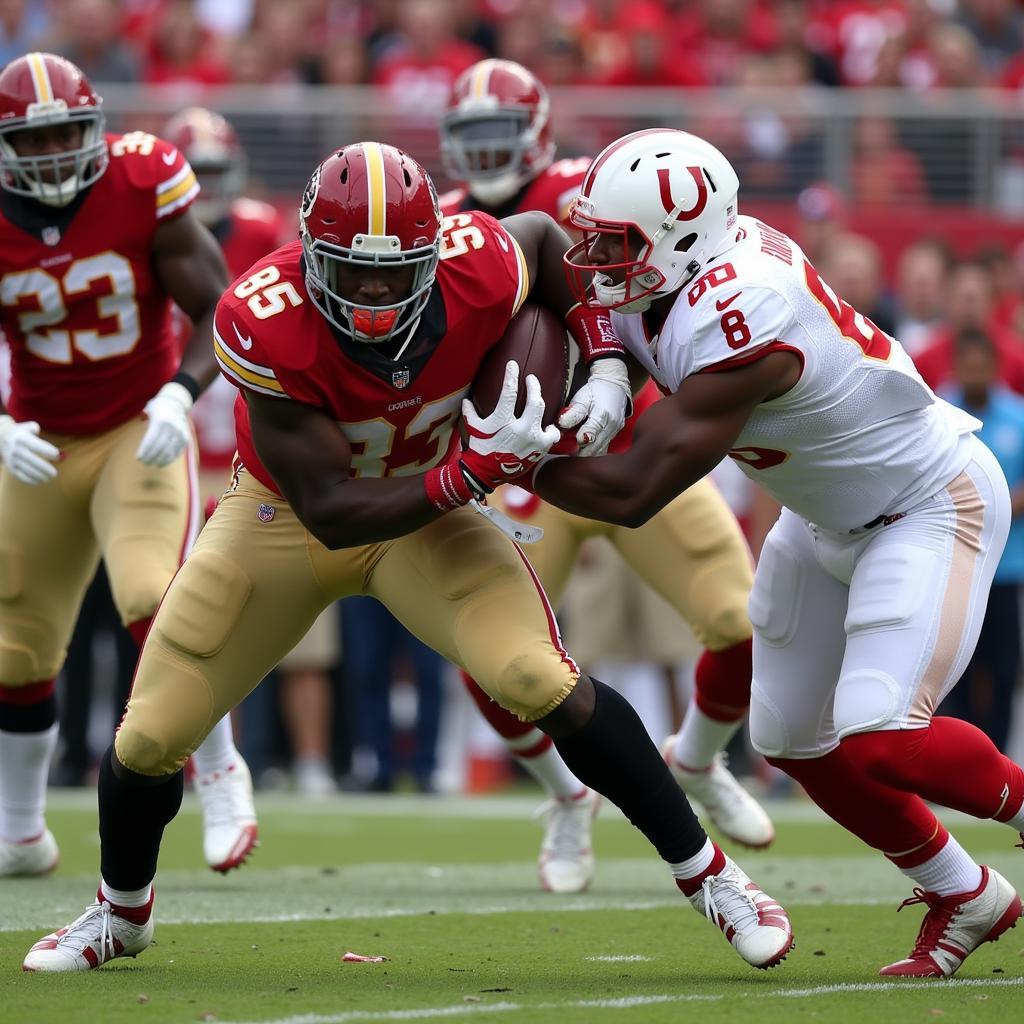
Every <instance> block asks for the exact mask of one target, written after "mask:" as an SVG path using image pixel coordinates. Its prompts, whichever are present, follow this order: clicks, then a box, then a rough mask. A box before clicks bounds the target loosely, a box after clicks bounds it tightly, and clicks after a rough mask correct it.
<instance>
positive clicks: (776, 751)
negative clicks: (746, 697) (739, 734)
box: [749, 682, 790, 757]
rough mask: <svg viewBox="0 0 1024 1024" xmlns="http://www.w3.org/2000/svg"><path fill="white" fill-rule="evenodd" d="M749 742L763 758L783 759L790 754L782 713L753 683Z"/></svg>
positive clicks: (787, 731) (787, 734)
mask: <svg viewBox="0 0 1024 1024" xmlns="http://www.w3.org/2000/svg"><path fill="white" fill-rule="evenodd" d="M749 721H750V742H751V743H752V744H753V745H754V749H755V750H756V751H757V752H758V753H759V754H763V755H764V756H765V757H785V756H787V755H788V754H789V752H790V749H789V748H790V740H789V730H788V729H787V728H786V722H785V719H784V718H783V717H782V712H781V711H779V709H778V708H777V707H776V706H775V703H774V701H772V699H771V698H770V697H769V696H768V695H767V694H766V693H765V692H764V691H763V690H762V689H761V688H760V687H759V686H758V685H757V683H756V682H755V683H754V685H753V686H752V687H751V691H750V719H749Z"/></svg>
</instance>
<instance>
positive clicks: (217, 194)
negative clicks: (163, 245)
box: [162, 107, 248, 225]
mask: <svg viewBox="0 0 1024 1024" xmlns="http://www.w3.org/2000/svg"><path fill="white" fill-rule="evenodd" d="M162 134H163V137H164V138H165V139H166V140H167V141H168V142H170V143H171V144H172V145H174V146H175V147H176V148H177V149H178V150H179V152H180V153H181V154H182V155H183V156H184V157H185V159H186V160H187V161H188V162H189V163H190V164H191V165H192V170H193V171H195V172H196V177H197V178H198V179H199V198H198V199H197V200H196V201H195V202H194V203H193V204H192V205H193V208H194V209H195V211H196V214H197V216H198V217H199V219H200V220H201V221H202V222H203V223H204V224H207V225H211V224H216V223H217V222H218V221H219V220H222V219H223V218H224V217H226V216H227V214H228V211H229V210H230V208H231V204H232V202H234V200H236V199H237V198H238V197H239V196H240V195H241V194H242V190H243V189H244V188H245V181H246V177H247V176H248V161H247V160H246V157H245V150H243V149H242V144H241V143H240V142H239V141H238V136H237V135H236V134H235V129H234V128H232V127H231V124H230V123H229V122H228V121H226V120H225V119H224V118H223V117H221V115H220V114H217V113H214V111H212V110H206V109H205V108H204V107H189V108H188V109H187V110H183V111H181V113H179V114H175V115H174V117H172V118H171V119H170V120H169V121H168V122H167V124H165V125H164V130H163V133H162Z"/></svg>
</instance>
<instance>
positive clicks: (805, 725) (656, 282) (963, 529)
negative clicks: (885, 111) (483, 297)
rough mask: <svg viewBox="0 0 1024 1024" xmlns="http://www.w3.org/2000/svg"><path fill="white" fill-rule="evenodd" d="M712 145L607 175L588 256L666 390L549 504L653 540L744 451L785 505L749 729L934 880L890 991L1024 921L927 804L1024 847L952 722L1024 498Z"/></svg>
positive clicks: (768, 556) (1021, 786)
mask: <svg viewBox="0 0 1024 1024" xmlns="http://www.w3.org/2000/svg"><path fill="white" fill-rule="evenodd" d="M738 188H739V182H738V179H737V177H736V173H735V171H734V170H733V168H732V167H731V166H730V165H729V162H728V161H727V160H726V159H725V158H724V157H723V156H722V154H721V153H720V152H719V151H718V150H717V149H715V148H714V147H713V146H711V145H709V144H708V143H706V142H704V141H703V140H702V139H699V138H697V137H695V136H692V135H688V134H686V133H685V132H680V131H670V130H664V129H649V130H646V131H640V132H635V133H633V134H632V135H628V136H626V137H625V138H622V139H619V140H618V141H617V142H615V143H613V144H612V145H610V146H608V147H607V148H606V149H605V150H604V151H603V152H602V153H601V154H600V155H599V156H598V157H597V159H596V160H595V161H594V162H593V163H592V164H591V166H590V169H589V171H588V172H587V176H586V178H585V179H584V182H583V186H582V190H581V193H580V196H579V198H578V199H577V200H576V201H575V204H574V207H573V210H572V214H571V222H572V224H573V226H574V227H575V228H577V229H578V230H579V231H581V232H582V234H583V238H582V240H581V241H580V242H579V243H578V244H577V245H576V246H574V247H573V248H572V249H570V250H569V252H568V254H567V255H566V259H565V262H566V269H567V272H568V274H569V276H570V279H571V280H572V281H573V282H574V289H575V291H576V293H577V295H578V296H579V298H580V299H581V301H586V302H588V303H590V304H591V305H600V306H604V307H607V308H610V309H612V310H613V311H614V312H613V314H612V320H613V323H614V326H615V329H616V331H617V332H618V334H619V337H620V338H621V339H622V340H623V342H624V343H625V345H626V348H627V349H628V350H629V351H630V353H631V354H632V356H633V357H634V359H635V361H636V363H637V365H638V367H639V368H640V369H642V370H643V371H645V372H646V373H647V374H649V375H650V376H651V377H653V378H654V380H655V381H656V382H657V383H658V384H659V385H660V386H661V388H662V389H663V390H664V391H666V392H668V393H669V397H667V398H666V399H665V400H663V401H661V402H658V403H657V404H656V405H654V406H653V407H652V408H651V409H650V410H648V411H647V412H645V413H644V414H643V416H642V417H641V419H640V421H639V423H638V425H637V430H636V437H635V441H634V444H633V447H632V448H631V449H630V450H629V451H627V452H624V453H622V454H618V455H610V456H606V457H602V458H589V459H578V458H551V457H549V458H548V459H547V460H546V461H545V462H544V463H543V464H542V465H541V466H540V467H539V468H538V469H537V471H536V472H535V474H534V478H533V486H534V488H535V489H536V491H537V493H538V494H539V495H540V496H541V497H542V498H544V499H545V500H546V501H550V502H552V503H554V504H556V505H559V506H561V507H562V508H565V509H567V510H568V511H570V512H574V513H576V514H577V515H582V516H587V517H592V518H597V519H603V520H606V521H609V522H614V523H621V524H625V525H628V526H639V525H641V524H642V523H644V522H646V521H647V520H648V519H649V518H650V517H651V516H652V515H654V514H655V513H656V512H657V511H658V510H659V509H660V508H662V507H663V506H664V505H665V504H666V502H668V501H669V500H671V499H672V498H673V497H674V496H675V495H677V494H678V493H679V492H680V491H681V490H683V489H685V488H686V487H688V486H690V485H691V484H692V483H693V482H694V481H696V480H699V479H700V478H701V477H703V476H704V475H705V474H706V473H708V471H709V470H710V469H711V468H712V467H713V466H714V465H715V464H716V463H718V462H719V461H720V460H721V459H722V458H723V457H725V456H726V455H729V456H731V457H732V458H733V459H735V460H736V461H737V462H738V463H739V465H740V466H741V468H742V469H743V470H744V471H745V472H746V473H747V474H748V475H749V476H750V477H751V478H752V479H754V480H756V481H757V482H758V483H759V484H760V485H761V486H762V487H764V489H765V490H766V491H768V492H769V493H770V494H771V495H773V496H774V497H775V498H776V499H777V500H778V501H779V502H780V503H781V504H782V505H783V506H784V508H783V512H782V515H781V517H780V519H779V521H778V523H777V524H776V525H775V527H774V528H773V530H772V532H771V533H770V535H769V537H768V539H767V541H766V543H765V547H764V550H763V552H762V554H761V561H760V564H759V566H758V569H757V574H756V579H755V583H754V589H753V593H752V595H751V599H750V618H751V620H752V622H753V624H754V630H755V632H754V682H753V699H752V703H751V710H750V730H751V736H752V739H753V742H754V745H755V746H756V747H757V749H758V750H760V751H761V752H762V753H763V754H764V755H765V756H767V757H768V759H769V761H770V762H771V763H772V764H775V765H778V766H779V767H781V768H782V769H784V770H785V771H786V772H787V773H789V774H790V775H791V776H792V777H793V778H795V779H797V780H798V781H799V782H800V783H802V784H803V786H804V787H805V789H806V790H807V792H808V793H809V794H810V796H811V797H812V799H813V800H814V801H815V802H816V803H817V804H818V805H819V806H820V807H821V808H823V809H824V810H825V811H826V812H827V813H828V814H829V815H830V816H831V817H832V818H834V819H835V820H836V821H837V822H839V823H840V824H841V825H843V826H844V827H846V828H847V829H849V830H850V831H851V832H853V833H854V834H855V835H857V836H859V837H860V838H861V839H862V840H863V841H864V842H866V843H867V844H868V845H870V846H872V847H874V848H875V849H878V850H880V851H882V852H884V853H885V854H886V856H887V857H889V859H890V860H892V861H893V863H895V864H896V865H897V866H898V867H899V868H900V869H901V870H902V871H903V872H904V873H905V874H907V875H908V876H909V877H910V878H912V879H913V880H914V882H915V883H916V885H917V887H918V888H916V889H915V893H916V895H915V896H914V897H912V898H911V899H910V900H908V901H907V902H908V903H924V904H925V906H926V909H927V914H926V917H925V921H924V924H923V926H922V928H921V931H920V934H919V936H918V939H917V942H916V943H915V945H914V948H913V949H912V950H911V952H910V954H909V955H908V956H907V957H906V958H905V959H902V960H899V961H897V962H896V963H893V964H890V965H889V966H887V967H884V968H882V971H881V973H882V974H886V975H901V976H908V975H909V976H917V977H940V976H945V975H950V974H953V973H954V972H955V971H956V970H957V968H958V967H959V966H960V964H961V963H962V962H963V960H964V959H965V958H966V957H967V956H968V955H969V954H970V953H971V952H972V951H973V950H974V949H975V948H977V947H978V946H979V945H980V944H981V943H983V942H987V941H990V940H994V939H996V938H997V937H998V936H999V935H1000V934H1002V933H1003V932H1004V931H1006V929H1008V928H1010V927H1012V926H1013V924H1014V923H1015V922H1016V920H1017V918H1018V917H1019V916H1020V915H1021V901H1020V898H1019V896H1018V895H1017V893H1016V892H1015V891H1014V889H1013V887H1012V886H1011V885H1010V883H1009V882H1007V881H1006V880H1005V879H1004V878H1003V877H1002V876H1000V875H999V874H998V873H997V872H995V871H994V870H992V869H991V868H988V867H984V866H981V865H979V864H977V863H975V861H974V860H972V858H971V857H970V856H969V855H968V854H967V853H966V852H965V851H964V850H963V848H962V847H961V846H960V845H959V844H958V843H957V841H956V840H955V839H954V838H953V837H952V836H950V835H949V833H948V832H947V831H946V829H945V828H944V827H943V826H942V825H941V824H940V823H939V821H938V820H937V818H936V817H935V815H934V814H933V812H932V811H931V810H930V809H929V808H928V806H927V805H926V804H925V800H929V801H932V802H934V803H938V804H941V805H943V806H946V807H951V808H956V809H957V810H961V811H965V812H966V813H968V814H972V815H974V816H976V817H979V818H994V819H995V820H997V821H1000V822H1005V823H1006V824H1008V825H1010V826H1011V827H1012V828H1013V829H1014V830H1016V831H1021V830H1024V806H1022V805H1024V772H1022V770H1021V768H1020V767H1019V766H1017V765H1016V764H1014V763H1013V762H1012V761H1010V760H1009V759H1008V758H1006V757H1004V756H1003V755H1002V754H1001V753H1000V752H999V751H998V750H997V749H996V748H995V747H994V746H993V744H992V743H991V741H990V740H989V739H988V738H987V737H986V736H985V735H984V733H982V732H980V731H979V730H978V729H975V728H974V727H973V726H971V725H968V724H967V723H965V722H961V721H958V720H955V719H950V718H942V717H935V716H934V712H935V709H936V708H937V707H938V705H939V703H940V702H941V700H942V698H943V697H944V696H945V695H946V693H947V692H948V691H949V690H950V688H951V687H952V686H953V685H954V683H955V682H956V681H957V679H959V677H960V675H961V673H962V672H963V670H964V667H965V666H966V664H967V662H968V660H969V658H970V656H971V652H972V651H973V650H974V646H975V643H976V641H977V638H978V632H979V629H980V627H981V621H982V617H983V614H984V611H985V603H986V599H987V595H988V589H989V584H990V583H991V580H992V575H993V572H994V570H995V567H996V563H997V561H998V560H999V555H1000V553H1001V551H1002V549H1003V545H1004V543H1005V540H1006V535H1007V529H1008V525H1009V520H1010V504H1009V495H1008V491H1007V486H1006V481H1005V479H1004V478H1003V475H1002V472H1001V471H1000V469H999V466H998V464H997V463H996V461H995V459H994V457H993V456H992V454H991V453H990V452H989V451H988V449H987V448H985V446H984V445H983V444H982V443H981V442H980V441H979V440H977V438H975V436H974V434H973V431H974V430H976V429H977V427H978V426H979V424H978V422H977V421H976V420H973V419H972V418H970V417H969V416H967V415H966V414H964V413H961V412H959V411H958V410H956V409H954V408H953V407H952V406H950V405H948V404H946V403H945V402H943V401H941V400H940V399H938V398H936V396H935V395H934V394H933V393H932V392H931V391H930V390H929V388H928V387H927V386H926V385H925V384H924V382H923V381H922V380H921V378H920V377H919V376H918V374H917V372H916V371H915V370H914V367H913V364H912V363H911V361H910V359H909V358H908V357H907V355H906V353H904V351H903V349H902V348H901V347H900V346H899V344H898V343H897V342H896V341H894V340H893V339H892V338H890V337H889V336H888V335H886V334H884V333H883V332H882V331H880V330H879V329H878V328H877V327H876V326H875V325H874V324H873V323H871V321H870V320H868V319H866V318H865V317H864V316H862V315H861V314H860V313H858V312H857V311H856V310H854V309H853V308H851V307H850V305H849V304H848V303H846V302H843V301H842V299H840V298H839V297H838V296H837V295H836V294H835V293H834V292H833V291H832V289H831V288H830V287H829V286H828V285H827V284H826V283H825V282H824V281H823V280H822V279H821V278H820V277H819V276H818V274H817V272H816V271H815V270H814V268H813V266H811V264H810V263H809V261H808V260H807V259H806V258H805V257H804V254H803V253H802V252H801V251H800V249H799V247H798V246H797V245H796V243H795V242H793V241H792V240H791V239H789V238H787V237H786V236H785V235H783V234H782V233H781V232H778V231H776V230H774V229H772V228H770V227H768V226H767V225H765V224H761V223H759V222H758V221H756V220H755V219H753V218H751V217H743V216H739V215H738V209H737V192H738Z"/></svg>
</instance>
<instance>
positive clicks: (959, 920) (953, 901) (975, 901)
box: [878, 865, 1021, 978]
mask: <svg viewBox="0 0 1024 1024" xmlns="http://www.w3.org/2000/svg"><path fill="white" fill-rule="evenodd" d="M914 903H923V904H925V906H927V907H928V913H927V914H925V915H924V921H923V922H922V923H921V930H920V931H919V932H918V934H917V942H915V943H914V948H913V949H912V950H911V951H910V955H909V956H908V957H907V958H906V959H905V960H897V961H896V963H894V964H889V966H888V967H883V968H882V969H881V970H880V971H879V972H878V973H879V974H884V975H886V976H887V977H897V978H948V977H949V976H950V975H951V974H956V972H957V970H959V968H960V965H961V964H962V963H963V962H964V961H965V960H966V959H967V957H968V956H970V954H971V953H973V952H974V951H975V950H976V949H977V948H978V947H979V946H980V945H981V944H982V943H983V942H995V941H996V940H997V939H998V938H999V936H1000V935H1002V934H1003V932H1005V931H1008V930H1009V929H1010V928H1013V927H1014V926H1015V925H1016V924H1017V921H1018V919H1019V918H1020V917H1021V902H1020V897H1019V896H1018V895H1017V893H1016V892H1015V891H1014V888H1013V886H1012V885H1010V883H1009V882H1008V881H1007V880H1006V879H1005V878H1003V876H1002V875H1001V874H999V872H998V871H993V870H992V868H987V867H985V866H984V865H983V866H982V869H981V885H979V886H978V888H977V889H975V891H974V892H965V893H958V894H955V895H953V896H939V895H938V893H934V892H925V891H924V890H923V889H915V890H914V895H913V896H911V897H910V899H907V900H904V901H903V902H902V903H901V904H900V905H899V908H898V909H899V910H902V909H903V908H904V907H909V906H910V905H911V904H914Z"/></svg>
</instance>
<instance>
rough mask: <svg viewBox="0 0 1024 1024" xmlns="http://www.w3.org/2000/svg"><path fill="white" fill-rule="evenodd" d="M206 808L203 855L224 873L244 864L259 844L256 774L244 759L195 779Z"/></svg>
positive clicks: (204, 814)
mask: <svg viewBox="0 0 1024 1024" xmlns="http://www.w3.org/2000/svg"><path fill="white" fill-rule="evenodd" d="M193 781H194V783H195V787H196V792H197V793H198V794H199V801H200V803H201V804H202V808H203V855H204V856H205V857H206V863H207V864H209V865H210V867H211V868H213V870H214V871H219V872H221V873H222V874H223V873H225V872H227V871H230V870H231V869H232V868H237V867H240V866H241V865H242V864H244V863H245V860H246V858H247V857H248V856H249V854H250V853H252V851H253V850H254V849H255V848H256V847H257V846H258V845H259V826H258V825H257V824H256V806H255V804H254V803H253V796H252V776H251V775H250V774H249V767H248V765H247V764H246V763H245V761H243V760H242V759H241V757H239V758H238V760H237V761H236V762H235V763H234V764H233V765H232V766H231V767H230V768H229V769H228V770H227V771H226V772H214V773H213V774H212V775H197V776H196V777H195V779H194V780H193Z"/></svg>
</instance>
